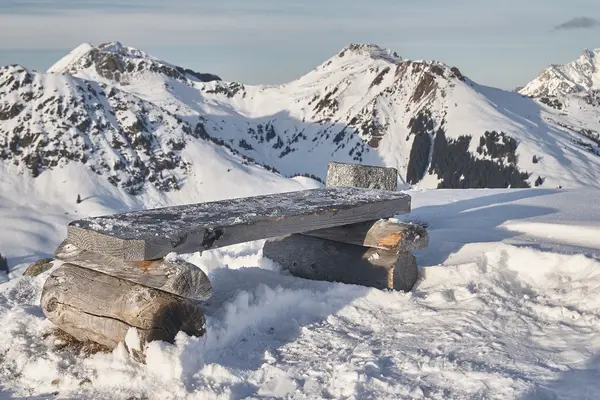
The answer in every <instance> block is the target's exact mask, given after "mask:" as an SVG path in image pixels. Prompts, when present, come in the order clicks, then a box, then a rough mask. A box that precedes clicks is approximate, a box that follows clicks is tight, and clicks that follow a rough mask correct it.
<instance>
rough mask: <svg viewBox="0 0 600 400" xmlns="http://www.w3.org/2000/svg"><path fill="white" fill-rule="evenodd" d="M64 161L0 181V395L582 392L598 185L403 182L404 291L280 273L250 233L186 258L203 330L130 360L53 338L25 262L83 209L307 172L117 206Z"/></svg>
mask: <svg viewBox="0 0 600 400" xmlns="http://www.w3.org/2000/svg"><path fill="white" fill-rule="evenodd" d="M79 172H80V175H77V173H75V172H74V171H64V172H63V173H64V174H65V175H64V179H66V177H67V176H69V177H70V178H69V182H66V183H64V184H63V185H65V186H60V184H58V185H57V182H60V179H59V176H58V175H53V176H48V177H47V179H48V181H44V179H46V178H44V175H42V176H41V177H40V178H36V179H37V180H36V185H35V188H34V187H33V185H32V184H31V183H30V182H27V181H25V182H22V184H21V185H16V188H15V191H12V192H9V191H3V192H2V193H0V197H1V198H0V224H1V225H2V228H3V229H2V230H1V231H0V251H2V252H5V253H7V254H8V256H9V262H10V265H11V267H12V273H11V274H10V278H11V279H10V280H9V281H7V282H5V283H2V284H0V382H1V387H2V389H1V390H2V392H0V393H2V394H3V395H5V396H7V397H8V396H10V395H13V396H15V397H26V396H31V397H36V396H39V398H47V397H53V396H52V394H53V393H58V394H59V395H58V396H57V397H59V398H81V397H84V398H115V399H119V398H123V399H126V398H132V396H135V397H136V398H152V399H155V398H156V399H169V398H173V399H175V398H177V399H181V398H198V399H211V398H222V399H238V398H280V397H283V398H361V399H364V398H379V399H381V398H469V399H470V398H503V399H515V398H519V399H523V398H524V399H550V398H561V399H568V398H572V399H597V398H600V383H599V381H598V374H599V369H600V358H599V356H598V354H599V353H600V296H599V295H600V192H598V191H594V190H582V189H577V190H576V189H569V190H565V189H563V190H546V189H526V190H431V191H410V192H409V193H410V194H411V195H412V196H413V212H412V213H411V214H409V215H405V216H399V218H401V219H409V220H414V221H419V222H422V223H426V224H428V229H429V232H430V246H429V248H428V249H425V250H421V251H418V252H415V255H416V256H417V259H418V262H419V265H420V267H421V270H420V274H421V277H420V280H419V282H418V283H417V285H416V287H415V288H414V290H413V291H412V292H410V293H406V294H405V293H398V292H388V291H381V290H375V289H369V288H365V287H359V286H352V285H344V284H336V283H329V282H315V281H308V280H303V279H299V278H294V277H291V276H289V275H288V274H286V273H285V272H282V271H280V268H279V267H278V266H277V265H275V264H274V263H272V262H271V261H270V260H267V259H264V258H263V257H262V254H261V248H262V242H261V241H259V242H253V243H248V244H243V245H237V246H232V247H229V248H224V249H217V250H213V251H210V252H205V253H204V254H202V255H200V254H190V255H186V256H184V257H185V258H186V259H188V260H189V261H191V262H193V263H195V264H196V265H198V266H199V267H200V268H202V269H203V270H204V271H205V272H207V273H208V275H209V277H210V279H211V281H212V283H213V285H214V289H215V295H214V297H213V298H211V299H210V300H209V301H208V302H206V304H205V305H204V307H205V309H206V314H207V330H208V333H207V335H206V336H205V337H203V338H190V337H187V336H186V335H184V334H180V335H179V337H178V339H177V342H176V343H175V344H173V345H171V344H167V343H162V342H155V343H152V344H150V346H149V348H148V350H147V364H146V365H142V364H138V363H136V362H134V361H133V360H131V359H130V358H129V356H128V355H127V352H126V351H125V348H124V347H119V348H118V349H116V350H115V351H114V352H112V353H109V354H103V353H98V354H95V355H92V356H89V357H86V356H83V355H78V354H75V353H73V351H71V350H69V349H68V348H67V349H60V347H59V346H58V345H59V344H60V343H57V342H56V340H55V339H53V337H52V336H48V334H49V333H50V332H51V331H52V329H53V325H52V324H51V323H50V322H49V321H47V320H46V319H45V318H44V316H43V314H42V312H41V310H40V308H39V297H40V292H41V287H42V285H43V282H44V280H45V279H46V278H47V276H48V274H49V273H50V272H46V273H44V274H42V275H40V276H38V277H35V278H28V277H21V276H20V275H21V273H22V272H23V268H24V267H25V266H26V262H30V261H33V260H34V258H35V257H39V256H43V255H44V253H45V254H46V255H47V254H49V253H51V252H52V251H53V250H54V248H55V247H56V245H58V244H59V243H60V241H61V240H62V239H63V238H64V234H65V232H66V223H67V222H69V221H70V220H72V219H75V218H79V217H81V216H83V215H92V214H95V215H97V214H100V213H106V212H112V211H111V210H117V209H122V208H124V207H125V208H139V207H150V206H156V205H160V204H167V203H168V204H172V203H185V202H191V201H203V200H209V199H214V198H218V197H219V196H221V197H233V196H232V193H236V194H238V193H239V195H251V194H258V193H266V192H269V191H277V190H279V191H284V190H298V189H300V188H302V187H310V186H311V185H313V186H314V185H316V184H315V183H313V182H310V181H309V180H305V179H302V180H296V181H293V180H284V179H281V180H279V181H277V182H272V183H264V182H263V183H260V182H259V181H258V179H255V180H252V178H251V175H247V176H244V177H243V179H240V180H236V181H235V184H234V181H230V180H227V178H224V179H221V180H219V179H218V178H219V177H215V178H214V180H213V181H212V182H209V183H207V187H210V188H211V189H212V190H207V191H204V192H203V191H201V190H196V189H194V190H192V191H190V192H186V191H185V190H184V191H182V192H176V193H171V194H161V196H163V197H159V196H158V194H156V193H155V194H148V195H146V197H143V198H139V199H138V200H136V201H134V200H132V199H133V198H131V197H128V196H127V195H126V194H124V193H123V192H119V191H118V190H117V189H116V188H114V187H112V186H111V185H108V184H107V183H106V182H101V181H99V180H98V181H97V182H95V181H93V179H94V177H93V175H92V174H89V175H88V172H86V171H85V170H80V171H79ZM238 172H239V171H238ZM58 173H59V172H56V171H55V172H53V174H58ZM239 173H241V172H239ZM253 173H256V174H258V173H260V171H253ZM225 176H226V175H225ZM238 178H239V177H238ZM44 182H46V183H44ZM52 182H54V184H52ZM85 182H89V183H87V184H88V185H90V186H89V187H94V190H95V193H100V195H99V196H97V197H94V198H90V199H87V200H85V201H84V202H83V203H81V204H79V205H75V204H74V198H72V197H73V196H74V195H73V193H71V191H70V190H69V188H70V187H83V188H85V187H86V186H85ZM10 183H11V182H8V181H5V182H3V186H2V187H4V188H7V187H9V186H8V184H10ZM12 183H13V184H14V182H12ZM68 185H74V186H68ZM80 185H81V186H80ZM199 187H200V186H199ZM44 190H46V196H41V193H43V191H44ZM190 190H191V189H190ZM54 196H56V197H54ZM61 196H62V197H61ZM84 196H85V194H82V197H84ZM169 196H180V197H179V198H173V197H169ZM52 199H58V200H52ZM61 199H62V200H63V201H62V203H60V202H59V200H61ZM27 203H29V204H27ZM58 204H61V205H58ZM65 213H68V214H65ZM6 228H8V229H6ZM34 253H35V254H34ZM133 339H134V338H133ZM2 394H0V398H1V397H2Z"/></svg>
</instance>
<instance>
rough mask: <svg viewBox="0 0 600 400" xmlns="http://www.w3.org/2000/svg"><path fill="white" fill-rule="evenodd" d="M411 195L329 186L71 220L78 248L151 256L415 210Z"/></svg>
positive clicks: (123, 256)
mask: <svg viewBox="0 0 600 400" xmlns="http://www.w3.org/2000/svg"><path fill="white" fill-rule="evenodd" d="M410 206H411V198H410V196H409V195H408V194H405V193H400V192H392V191H386V190H378V189H365V188H354V187H329V188H322V189H310V190H302V191H296V192H287V193H277V194H271V195H262V196H255V197H246V198H236V199H227V200H220V201H214V202H208V203H199V204H188V205H181V206H175V207H165V208H158V209H153V210H147V211H136V212H129V213H123V214H115V215H107V216H100V217H93V218H86V219H82V220H78V221H73V222H71V223H70V224H69V226H68V235H67V239H68V240H69V242H71V243H72V244H74V245H75V246H77V247H79V248H81V249H84V250H89V251H93V252H97V253H101V254H105V255H109V256H113V257H117V258H120V259H124V260H131V261H141V260H154V259H158V258H162V257H164V256H166V255H167V254H168V253H170V252H176V253H180V254H181V253H191V252H196V251H201V250H208V249H212V248H217V247H223V246H228V245H232V244H237V243H243V242H248V241H252V240H258V239H266V238H271V237H276V236H280V235H287V234H293V233H301V232H307V231H312V230H317V229H324V228H330V227H333V226H338V225H347V224H353V223H358V222H364V221H370V220H376V219H381V218H389V217H393V216H394V215H398V214H404V213H408V212H410Z"/></svg>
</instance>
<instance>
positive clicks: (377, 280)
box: [263, 235, 418, 291]
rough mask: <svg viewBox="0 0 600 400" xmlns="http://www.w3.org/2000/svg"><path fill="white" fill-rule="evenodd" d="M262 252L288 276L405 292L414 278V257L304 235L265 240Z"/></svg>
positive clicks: (405, 253)
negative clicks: (288, 273) (288, 274)
mask: <svg viewBox="0 0 600 400" xmlns="http://www.w3.org/2000/svg"><path fill="white" fill-rule="evenodd" d="M263 255H264V256H265V257H267V258H269V259H271V260H273V261H275V262H277V263H279V264H280V265H281V266H282V267H283V268H284V269H286V270H288V271H289V272H290V273H291V274H292V275H294V276H297V277H300V278H306V279H313V280H323V281H329V282H341V283H347V284H355V285H363V286H369V287H374V288H378V289H394V290H403V291H409V290H411V289H412V287H413V285H414V284H415V282H416V281H417V277H418V268H417V263H416V260H415V257H414V256H413V255H412V254H410V253H409V252H396V251H391V250H382V249H375V248H367V247H362V246H356V245H352V244H346V243H340V242H334V241H330V240H326V239H321V238H316V237H312V236H306V235H290V236H286V237H280V238H276V239H270V240H267V241H266V243H265V245H264V248H263Z"/></svg>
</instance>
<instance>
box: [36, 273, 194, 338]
mask: <svg viewBox="0 0 600 400" xmlns="http://www.w3.org/2000/svg"><path fill="white" fill-rule="evenodd" d="M41 303H42V310H43V312H44V314H45V315H46V317H47V318H48V319H49V320H50V321H52V322H53V323H54V324H55V325H57V326H58V327H59V328H60V329H62V330H64V331H65V332H67V333H69V334H71V335H72V336H74V337H75V338H76V339H78V340H81V341H87V340H92V341H94V342H96V343H100V344H102V345H105V346H108V347H110V348H114V347H116V346H117V345H118V343H119V342H122V341H124V340H125V335H126V334H127V331H128V329H129V328H130V327H135V328H137V331H138V334H139V336H140V339H141V340H142V342H144V343H147V342H150V341H153V340H164V341H167V342H173V340H174V338H175V335H176V334H177V333H178V332H179V331H180V330H181V331H183V332H185V333H187V334H189V335H194V336H200V335H202V334H204V330H205V326H204V324H205V319H204V315H203V313H202V310H201V309H200V308H199V307H198V306H197V305H196V304H195V303H193V302H191V301H189V300H186V299H183V298H181V297H178V296H175V295H173V294H170V293H166V292H163V291H160V290H156V289H152V288H148V287H145V286H141V285H138V284H135V283H133V282H129V281H126V280H123V279H118V278H115V277H112V276H110V275H106V274H103V273H100V272H96V271H93V270H90V269H87V268H82V267H79V266H77V265H74V264H70V263H65V264H63V265H62V266H60V267H59V268H57V269H56V270H55V271H54V272H53V273H52V274H51V275H50V277H49V278H48V279H47V280H46V283H45V284H44V288H43V291H42V299H41Z"/></svg>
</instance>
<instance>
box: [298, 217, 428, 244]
mask: <svg viewBox="0 0 600 400" xmlns="http://www.w3.org/2000/svg"><path fill="white" fill-rule="evenodd" d="M303 234H304V235H308V236H314V237H320V238H322V239H328V240H333V241H336V242H343V243H349V244H355V245H358V246H365V247H374V248H377V249H384V250H395V251H410V250H417V249H424V248H426V247H427V245H428V244H429V235H428V234H427V230H426V229H425V228H423V227H421V226H419V225H414V224H408V223H402V222H394V221H389V220H383V219H381V220H377V221H367V222H360V223H358V224H350V225H342V226H334V227H331V228H326V229H319V230H316V231H310V232H305V233H303Z"/></svg>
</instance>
